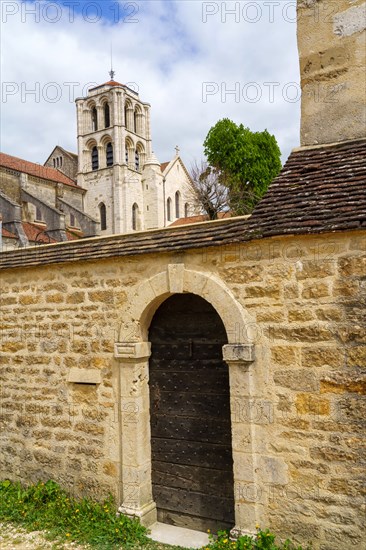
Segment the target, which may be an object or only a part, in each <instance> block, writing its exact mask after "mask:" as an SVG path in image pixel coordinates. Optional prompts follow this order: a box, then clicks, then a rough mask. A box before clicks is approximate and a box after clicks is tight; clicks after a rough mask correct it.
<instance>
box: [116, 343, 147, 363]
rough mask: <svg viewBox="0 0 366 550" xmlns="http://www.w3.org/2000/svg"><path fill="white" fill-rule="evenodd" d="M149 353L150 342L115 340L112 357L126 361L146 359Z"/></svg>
mask: <svg viewBox="0 0 366 550" xmlns="http://www.w3.org/2000/svg"><path fill="white" fill-rule="evenodd" d="M150 355H151V344H150V342H116V343H115V344H114V357H115V358H116V359H124V360H127V361H136V360H141V359H148V358H149V357H150Z"/></svg>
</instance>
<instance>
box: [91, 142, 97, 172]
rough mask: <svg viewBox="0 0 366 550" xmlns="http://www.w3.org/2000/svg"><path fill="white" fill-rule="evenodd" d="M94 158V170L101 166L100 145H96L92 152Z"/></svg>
mask: <svg viewBox="0 0 366 550" xmlns="http://www.w3.org/2000/svg"><path fill="white" fill-rule="evenodd" d="M91 158H92V170H98V168H99V155H98V147H96V146H94V147H93V149H92V153H91Z"/></svg>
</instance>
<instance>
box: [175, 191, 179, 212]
mask: <svg viewBox="0 0 366 550" xmlns="http://www.w3.org/2000/svg"><path fill="white" fill-rule="evenodd" d="M179 203H180V193H179V191H177V192H176V194H175V217H176V218H180V204H179Z"/></svg>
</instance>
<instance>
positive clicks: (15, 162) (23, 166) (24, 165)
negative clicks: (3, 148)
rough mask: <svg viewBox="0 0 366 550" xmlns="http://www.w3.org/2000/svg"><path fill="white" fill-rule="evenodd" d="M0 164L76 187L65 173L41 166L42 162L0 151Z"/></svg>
mask: <svg viewBox="0 0 366 550" xmlns="http://www.w3.org/2000/svg"><path fill="white" fill-rule="evenodd" d="M0 166H3V167H4V168H8V169H10V170H15V171H16V172H23V173H25V174H29V175H30V176H35V177H38V178H42V179H45V180H50V181H53V182H56V183H63V184H64V185H70V186H71V187H78V186H77V185H76V183H75V182H74V181H73V180H72V179H70V178H68V177H67V176H65V174H63V173H62V172H59V171H58V170H56V169H55V168H49V167H48V166H42V164H36V163H34V162H29V161H28V160H23V159H20V158H18V157H13V156H11V155H6V154H5V153H0Z"/></svg>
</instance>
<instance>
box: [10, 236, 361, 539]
mask: <svg viewBox="0 0 366 550" xmlns="http://www.w3.org/2000/svg"><path fill="white" fill-rule="evenodd" d="M101 243H102V241H101ZM50 246H52V245H50ZM56 246H59V248H60V250H61V247H67V246H69V245H68V244H67V243H66V244H64V245H56ZM84 246H85V254H84V259H83V256H79V258H78V259H77V260H75V261H72V262H69V263H64V264H59V265H57V264H55V265H39V266H37V267H32V268H23V269H6V270H3V271H1V273H0V276H1V293H0V304H1V326H0V330H1V332H0V334H1V341H0V344H1V358H0V364H1V436H0V437H1V447H2V453H1V459H0V461H1V462H0V464H1V477H2V478H4V477H7V478H11V479H15V480H21V481H23V482H31V481H36V480H39V479H41V480H46V479H48V478H50V477H51V478H53V479H55V480H57V481H59V482H60V483H61V484H62V485H64V486H65V487H68V488H69V489H70V490H71V491H72V492H74V493H75V494H89V495H93V496H96V497H102V496H104V495H106V493H108V492H109V491H110V492H112V493H113V494H114V495H115V496H116V498H117V499H118V501H119V503H121V504H122V505H123V509H124V510H125V511H130V513H134V512H133V510H135V513H136V515H139V516H140V517H142V519H143V521H144V522H145V523H146V524H149V523H151V522H152V521H153V519H154V504H153V502H152V497H151V472H150V469H149V468H150V463H149V460H150V454H149V453H150V446H149V445H150V443H149V429H150V428H149V397H148V395H149V394H148V356H149V345H148V328H149V324H150V321H151V318H152V316H153V314H154V311H155V310H156V309H157V307H158V306H159V304H160V303H162V301H164V299H165V298H166V297H167V296H169V295H170V294H173V293H175V292H182V291H185V292H194V293H196V294H199V295H201V296H202V297H203V298H205V299H206V300H208V301H210V302H211V303H212V304H213V305H214V307H215V309H216V310H217V311H218V313H219V314H220V316H221V318H222V320H223V322H224V325H225V328H226V332H227V335H228V341H229V344H235V343H238V344H242V345H243V346H244V348H245V349H246V350H247V351H246V352H245V353H248V350H249V358H248V357H246V358H242V360H241V361H237V360H236V359H235V357H232V356H231V355H230V353H227V354H226V360H227V362H228V364H229V370H230V385H231V388H230V391H231V411H232V434H233V457H234V478H235V502H236V510H235V511H236V528H237V529H238V530H245V531H254V530H255V524H256V523H259V524H260V525H261V526H262V527H264V528H265V527H269V528H272V529H274V530H275V531H276V532H278V534H279V535H280V536H283V537H287V536H292V537H294V538H295V539H298V540H301V542H304V541H305V540H310V539H311V540H313V544H314V549H316V550H317V549H321V550H331V549H332V550H335V549H339V550H340V549H346V548H347V549H348V548H351V547H355V548H360V545H361V537H362V533H363V532H364V505H365V504H364V503H365V500H364V499H365V495H364V493H363V492H362V491H363V488H362V476H363V474H364V471H363V466H364V458H363V456H364V455H362V430H363V429H364V427H365V426H364V418H365V412H366V410H365V402H364V399H363V397H362V396H363V395H364V394H365V386H364V383H363V382H362V378H361V375H362V372H363V370H364V367H365V366H366V364H365V363H366V341H365V325H364V320H363V318H362V315H363V314H364V308H365V272H366V269H365V267H366V263H365V251H366V239H365V233H361V232H357V231H354V232H349V233H342V234H340V233H338V234H327V235H322V236H317V235H313V236H304V237H296V238H295V237H287V238H272V239H263V240H260V241H253V242H249V243H242V244H235V245H222V246H218V247H211V248H202V249H191V250H186V251H178V250H175V251H171V252H161V253H155V254H144V255H139V256H133V255H131V256H125V257H121V258H116V257H110V258H107V259H92V258H89V259H88V244H87V242H86V243H85V245H84ZM27 253H28V251H25V252H24V257H26V255H27ZM253 345H254V348H253ZM251 350H253V351H254V353H255V360H254V361H252V357H251V353H252V351H251ZM218 491H219V487H218ZM131 510H132V512H131Z"/></svg>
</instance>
